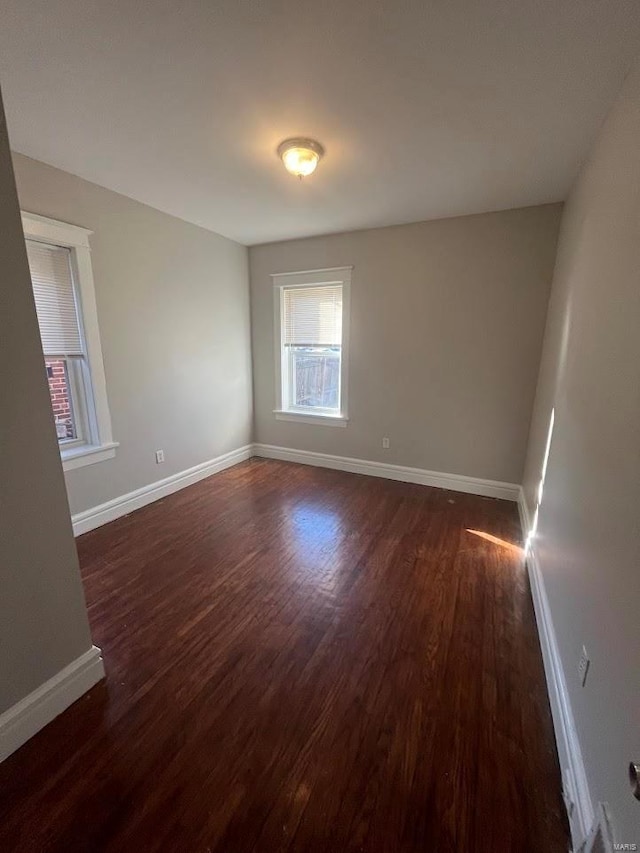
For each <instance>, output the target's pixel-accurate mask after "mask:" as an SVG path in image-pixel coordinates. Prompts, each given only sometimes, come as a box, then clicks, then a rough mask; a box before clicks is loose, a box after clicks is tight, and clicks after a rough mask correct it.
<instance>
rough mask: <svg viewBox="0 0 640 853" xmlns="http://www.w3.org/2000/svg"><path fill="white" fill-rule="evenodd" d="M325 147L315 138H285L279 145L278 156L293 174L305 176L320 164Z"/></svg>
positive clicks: (300, 176)
mask: <svg viewBox="0 0 640 853" xmlns="http://www.w3.org/2000/svg"><path fill="white" fill-rule="evenodd" d="M323 154H324V149H323V147H322V145H320V143H319V142H316V141H315V140H314V139H285V141H284V142H281V143H280V145H279V146H278V156H279V157H280V158H281V160H282V162H283V163H284V167H285V169H286V170H287V171H288V172H291V174H292V175H296V176H297V177H299V178H304V177H306V176H307V175H310V174H311V173H312V172H313V171H314V170H315V168H316V166H317V165H318V163H319V161H320V158H321V157H322V155H323Z"/></svg>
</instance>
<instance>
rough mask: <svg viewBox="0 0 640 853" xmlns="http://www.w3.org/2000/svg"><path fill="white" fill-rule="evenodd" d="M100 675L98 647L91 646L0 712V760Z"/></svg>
mask: <svg viewBox="0 0 640 853" xmlns="http://www.w3.org/2000/svg"><path fill="white" fill-rule="evenodd" d="M103 677H104V665H103V663H102V654H101V652H100V649H99V648H97V647H96V646H92V647H91V648H90V649H89V650H88V651H86V652H85V653H84V654H82V655H80V657H79V658H76V660H74V661H72V662H71V663H70V664H69V665H68V666H65V668H64V669H61V670H60V672H58V673H57V674H56V675H54V676H53V678H50V679H49V680H48V681H45V683H44V684H41V685H40V687H38V688H37V689H36V690H34V691H33V693H30V694H29V695H28V696H25V698H24V699H21V700H20V702H17V703H16V704H15V705H14V706H13V707H11V708H9V710H8V711H5V712H4V714H1V715H0V761H4V760H5V758H7V757H8V756H9V755H11V753H12V752H15V751H16V749H18V748H19V747H21V746H22V744H23V743H25V742H26V741H28V740H29V738H30V737H33V735H35V734H36V732H39V731H40V729H43V728H44V727H45V726H46V725H47V723H50V722H51V721H52V720H53V719H55V718H56V717H57V716H58V714H61V713H62V712H63V711H64V710H65V709H66V708H68V707H69V705H72V704H73V703H74V702H75V701H76V700H77V699H79V698H80V697H81V696H82V695H83V694H84V693H86V692H87V690H89V689H90V688H91V687H93V685H94V684H96V683H97V682H98V681H100V679H101V678H103Z"/></svg>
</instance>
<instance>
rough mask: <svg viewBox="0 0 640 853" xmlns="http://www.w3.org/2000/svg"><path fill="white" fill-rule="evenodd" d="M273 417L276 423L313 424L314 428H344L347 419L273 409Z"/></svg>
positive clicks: (337, 416)
mask: <svg viewBox="0 0 640 853" xmlns="http://www.w3.org/2000/svg"><path fill="white" fill-rule="evenodd" d="M274 415H275V416H276V420H277V421H291V422H292V423H299V424H314V425H316V426H332V427H346V425H347V423H348V422H349V418H347V417H345V416H344V415H319V414H318V415H312V414H306V413H304V414H303V413H302V412H285V411H283V410H282V409H275V410H274Z"/></svg>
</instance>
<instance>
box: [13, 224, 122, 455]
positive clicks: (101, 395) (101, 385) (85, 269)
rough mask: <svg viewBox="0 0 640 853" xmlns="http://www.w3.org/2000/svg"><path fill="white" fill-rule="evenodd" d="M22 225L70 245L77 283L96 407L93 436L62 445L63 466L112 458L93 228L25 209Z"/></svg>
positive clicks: (30, 234) (31, 234) (29, 233)
mask: <svg viewBox="0 0 640 853" xmlns="http://www.w3.org/2000/svg"><path fill="white" fill-rule="evenodd" d="M21 213H22V229H23V231H24V236H25V239H28V240H37V241H39V242H41V243H49V244H51V245H54V246H65V247H67V248H68V249H71V263H72V270H73V277H74V285H75V287H76V289H77V295H78V296H79V298H80V311H81V327H82V332H83V337H84V344H85V348H86V353H87V362H88V365H89V373H90V375H91V397H92V400H93V406H92V408H93V411H92V412H90V413H88V419H89V426H90V432H91V438H92V440H91V441H90V442H88V443H86V444H81V445H78V444H74V445H73V446H72V447H67V448H65V447H60V457H61V459H62V467H63V468H64V470H65V471H70V470H72V469H73V468H80V467H82V466H84V465H92V464H94V463H95V462H103V461H104V460H105V459H112V458H113V457H114V456H115V454H116V448H117V447H118V442H117V441H114V440H113V434H112V431H111V414H110V412H109V402H108V399H107V384H106V381H105V375H104V362H103V360H102V344H101V342H100V329H99V327H98V310H97V307H96V295H95V286H94V282H93V270H92V267H91V247H90V246H89V237H90V236H91V234H93V231H89V230H88V229H86V228H80V227H79V226H77V225H69V224H68V223H67V222H58V221H57V220H55V219H48V218H47V217H46V216H39V215H38V214H37V213H27V212H26V211H22V212H21Z"/></svg>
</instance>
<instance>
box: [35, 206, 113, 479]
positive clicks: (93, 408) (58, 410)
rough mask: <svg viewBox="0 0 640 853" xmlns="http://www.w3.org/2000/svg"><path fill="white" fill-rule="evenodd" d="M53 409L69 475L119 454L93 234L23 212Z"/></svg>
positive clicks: (61, 453) (62, 453)
mask: <svg viewBox="0 0 640 853" xmlns="http://www.w3.org/2000/svg"><path fill="white" fill-rule="evenodd" d="M22 226H23V229H24V234H25V241H26V246H27V258H28V261H29V270H30V272H31V283H32V286H33V295H34V299H35V304H36V313H37V315H38V325H39V327H40V338H41V341H42V352H43V355H44V363H45V369H46V372H47V380H48V383H49V394H50V396H51V408H52V411H53V418H54V422H55V427H56V433H57V436H58V444H59V445H60V455H61V457H62V462H63V467H64V469H65V470H69V469H71V468H77V467H79V466H81V465H89V464H91V463H93V462H101V461H103V460H104V459H109V458H112V457H113V456H114V455H115V448H116V447H117V443H116V442H114V441H113V440H112V436H111V418H110V416H109V408H108V404H107V396H106V387H105V380H104V368H103V364H102V349H101V346H100V334H99V331H98V323H97V314H96V306H95V295H94V290H93V274H92V270H91V257H90V249H89V235H90V234H91V232H90V231H87V230H86V229H84V228H78V227H77V226H75V225H67V224H66V223H64V222H56V221H55V220H52V219H46V218H45V217H42V216H36V215H35V214H31V213H23V214H22Z"/></svg>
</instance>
